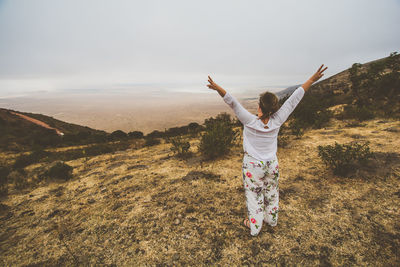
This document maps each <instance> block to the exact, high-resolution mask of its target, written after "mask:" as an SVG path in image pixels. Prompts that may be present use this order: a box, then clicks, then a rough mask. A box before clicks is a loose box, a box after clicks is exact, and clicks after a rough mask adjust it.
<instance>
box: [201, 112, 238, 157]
mask: <svg viewBox="0 0 400 267" xmlns="http://www.w3.org/2000/svg"><path fill="white" fill-rule="evenodd" d="M238 133H239V132H238V131H235V130H234V129H233V122H232V121H231V119H230V115H229V114H227V113H222V114H219V115H217V117H216V118H210V119H206V120H205V133H204V134H203V135H202V136H201V140H200V145H199V151H200V152H201V153H202V155H203V156H204V158H205V159H214V158H217V157H219V156H222V155H225V154H227V153H228V152H229V151H230V149H231V148H232V146H233V145H234V142H235V140H236V138H237V136H238Z"/></svg>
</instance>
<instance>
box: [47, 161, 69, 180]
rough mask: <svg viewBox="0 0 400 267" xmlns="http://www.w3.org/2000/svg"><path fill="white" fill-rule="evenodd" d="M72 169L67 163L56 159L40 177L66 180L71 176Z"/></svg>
mask: <svg viewBox="0 0 400 267" xmlns="http://www.w3.org/2000/svg"><path fill="white" fill-rule="evenodd" d="M72 170H73V168H72V167H71V166H69V165H68V164H66V163H64V162H62V161H57V162H56V163H54V164H52V165H51V166H50V168H49V169H48V170H46V171H45V172H44V173H43V174H42V177H46V178H50V179H60V180H64V181H67V180H69V179H71V178H72Z"/></svg>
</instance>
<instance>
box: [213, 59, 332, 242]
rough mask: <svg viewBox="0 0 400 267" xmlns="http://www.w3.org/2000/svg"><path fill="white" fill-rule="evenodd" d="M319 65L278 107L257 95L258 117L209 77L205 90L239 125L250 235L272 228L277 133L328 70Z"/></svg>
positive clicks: (272, 98) (276, 183)
mask: <svg viewBox="0 0 400 267" xmlns="http://www.w3.org/2000/svg"><path fill="white" fill-rule="evenodd" d="M323 66H324V65H323V64H322V65H321V67H320V68H319V69H318V70H317V72H316V73H314V74H313V75H312V76H311V77H310V79H308V80H307V81H306V82H305V83H304V84H303V85H301V86H300V87H298V88H297V89H296V90H295V91H294V92H293V93H292V95H291V96H290V97H289V98H288V99H287V100H286V101H285V103H284V104H283V105H282V107H281V108H279V106H278V97H277V96H276V95H275V94H273V93H269V92H265V93H263V94H262V95H261V96H260V100H259V104H258V116H255V115H253V114H251V113H250V112H248V111H247V110H246V109H245V108H243V106H242V105H241V104H240V103H239V102H238V101H237V100H236V99H235V98H234V97H233V96H231V95H230V94H229V93H228V92H226V91H225V90H224V89H223V88H222V87H221V86H219V85H218V84H216V83H215V82H214V81H213V80H212V79H211V77H210V76H208V82H209V83H210V84H208V85H207V87H209V88H211V89H213V90H216V91H217V92H218V93H219V94H220V96H221V97H223V99H224V101H225V103H227V104H228V105H229V106H230V107H231V108H232V109H233V111H234V112H235V115H236V117H237V118H238V119H239V120H240V121H241V122H242V124H243V126H244V129H243V149H244V157H243V165H242V171H243V184H244V189H245V196H246V206H247V215H248V218H246V219H245V220H244V224H245V225H246V226H247V227H248V228H250V234H251V235H252V236H256V235H258V234H259V232H260V230H261V227H262V223H263V221H264V222H266V223H268V224H269V225H270V226H276V224H277V221H278V211H279V206H278V204H279V168H278V158H277V156H276V151H277V147H278V146H277V143H278V132H279V129H280V127H281V125H282V124H283V123H284V122H285V121H286V120H287V118H288V117H289V115H290V114H291V113H292V112H293V110H294V109H295V107H296V106H297V104H298V103H299V102H300V100H301V99H302V98H303V95H304V93H305V92H306V91H307V90H308V89H309V88H310V86H311V85H312V84H313V83H314V82H316V81H318V80H319V79H320V78H321V77H322V76H323V75H324V74H323V72H324V71H325V70H326V69H327V68H328V67H325V68H324V69H322V68H323Z"/></svg>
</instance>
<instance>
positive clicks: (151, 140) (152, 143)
mask: <svg viewBox="0 0 400 267" xmlns="http://www.w3.org/2000/svg"><path fill="white" fill-rule="evenodd" d="M160 143H161V141H160V139H158V138H153V137H150V138H146V141H145V142H144V146H155V145H158V144H160Z"/></svg>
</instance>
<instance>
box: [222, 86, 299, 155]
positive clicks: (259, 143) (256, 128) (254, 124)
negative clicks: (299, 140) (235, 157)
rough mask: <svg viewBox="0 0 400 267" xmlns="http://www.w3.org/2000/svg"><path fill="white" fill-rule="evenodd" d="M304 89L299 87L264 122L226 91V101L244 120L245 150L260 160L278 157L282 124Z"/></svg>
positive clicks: (240, 118)
mask: <svg viewBox="0 0 400 267" xmlns="http://www.w3.org/2000/svg"><path fill="white" fill-rule="evenodd" d="M303 95H304V89H303V88H302V87H301V86H300V87H298V88H297V89H296V90H295V91H294V92H293V93H292V95H291V96H290V97H289V98H288V99H287V100H286V101H285V103H284V104H283V105H282V107H281V108H280V109H279V110H278V111H277V112H275V113H274V114H273V115H271V117H270V118H269V120H268V123H267V124H264V123H263V122H262V121H261V120H260V119H259V118H258V117H257V116H256V115H254V114H251V113H250V112H248V111H247V110H246V109H245V108H243V106H242V105H241V104H240V103H239V102H238V101H237V100H236V98H234V97H233V96H232V95H230V94H229V93H228V92H226V94H225V96H224V101H225V102H226V103H227V104H228V105H229V106H230V107H231V108H232V109H233V111H234V112H235V115H236V117H237V118H238V119H239V120H240V121H241V122H242V124H243V126H244V129H243V150H244V151H245V152H246V153H248V154H249V155H251V156H253V157H254V158H256V159H258V160H272V159H276V152H277V148H278V133H279V129H280V127H281V125H282V124H283V123H284V122H285V121H286V120H287V118H288V117H289V115H290V113H292V112H293V110H294V109H295V107H296V106H297V104H298V103H299V102H300V100H301V99H302V98H303Z"/></svg>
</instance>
